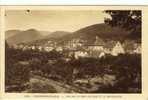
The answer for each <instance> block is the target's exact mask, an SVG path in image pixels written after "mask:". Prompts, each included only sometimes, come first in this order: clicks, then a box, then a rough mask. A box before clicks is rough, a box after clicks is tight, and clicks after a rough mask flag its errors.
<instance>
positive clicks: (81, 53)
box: [74, 50, 88, 59]
mask: <svg viewBox="0 0 148 100" xmlns="http://www.w3.org/2000/svg"><path fill="white" fill-rule="evenodd" d="M74 57H75V58H76V59H78V58H81V57H88V53H87V52H86V51H82V50H81V51H79V50H78V51H75V53H74Z"/></svg>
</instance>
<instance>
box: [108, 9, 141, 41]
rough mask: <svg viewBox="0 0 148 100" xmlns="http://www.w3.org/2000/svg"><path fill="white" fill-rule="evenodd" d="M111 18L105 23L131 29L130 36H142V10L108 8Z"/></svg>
mask: <svg viewBox="0 0 148 100" xmlns="http://www.w3.org/2000/svg"><path fill="white" fill-rule="evenodd" d="M105 12H106V13H107V14H109V15H110V16H111V18H106V19H105V23H107V24H109V25H111V26H120V27H122V28H124V29H126V30H128V31H130V33H131V35H130V38H141V19H142V15H141V11H140V10H106V11H105Z"/></svg>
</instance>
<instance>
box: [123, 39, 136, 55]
mask: <svg viewBox="0 0 148 100" xmlns="http://www.w3.org/2000/svg"><path fill="white" fill-rule="evenodd" d="M123 48H124V50H125V53H128V54H133V53H134V52H133V51H134V50H135V42H134V41H132V40H125V41H124V43H123Z"/></svg>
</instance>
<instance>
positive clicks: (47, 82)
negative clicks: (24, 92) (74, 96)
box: [30, 75, 85, 93]
mask: <svg viewBox="0 0 148 100" xmlns="http://www.w3.org/2000/svg"><path fill="white" fill-rule="evenodd" d="M36 83H37V84H39V85H40V86H42V87H48V86H52V87H53V88H54V89H55V90H56V92H57V93H84V92H85V91H82V90H80V89H78V88H77V87H74V86H70V85H67V84H64V83H60V82H57V81H54V80H52V79H47V78H44V77H41V76H37V75H35V76H34V77H32V78H31V79H30V85H31V88H35V86H34V85H35V84H36ZM40 86H38V87H40ZM38 87H37V88H38ZM45 89H47V88H45ZM49 91H50V90H49Z"/></svg>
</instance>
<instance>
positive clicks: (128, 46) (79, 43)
mask: <svg viewBox="0 0 148 100" xmlns="http://www.w3.org/2000/svg"><path fill="white" fill-rule="evenodd" d="M11 47H12V48H14V49H21V50H38V51H40V52H42V51H45V52H50V51H52V50H55V51H57V52H60V53H63V52H64V51H66V55H67V56H68V57H72V56H73V57H74V58H76V59H78V58H81V57H94V58H101V57H104V56H105V55H108V54H109V55H112V56H118V55H119V54H125V53H127V54H141V44H140V43H135V42H134V41H132V40H131V41H128V40H127V41H124V42H122V43H121V42H120V41H114V40H110V41H107V42H104V41H103V39H101V38H100V37H98V36H96V37H95V40H94V43H91V44H88V43H86V41H85V40H81V39H72V40H71V41H68V42H64V43H63V45H59V44H58V43H57V42H54V41H47V42H46V43H45V44H44V45H27V44H24V43H20V44H18V45H13V46H11Z"/></svg>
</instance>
